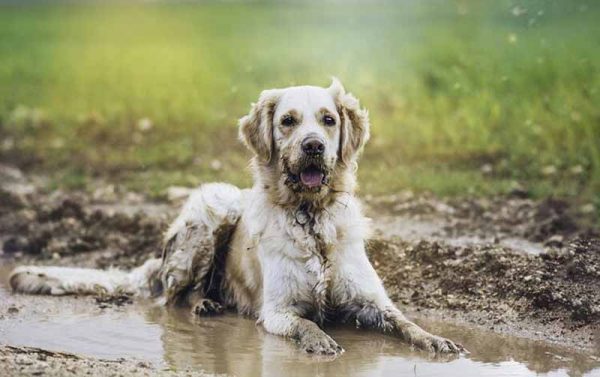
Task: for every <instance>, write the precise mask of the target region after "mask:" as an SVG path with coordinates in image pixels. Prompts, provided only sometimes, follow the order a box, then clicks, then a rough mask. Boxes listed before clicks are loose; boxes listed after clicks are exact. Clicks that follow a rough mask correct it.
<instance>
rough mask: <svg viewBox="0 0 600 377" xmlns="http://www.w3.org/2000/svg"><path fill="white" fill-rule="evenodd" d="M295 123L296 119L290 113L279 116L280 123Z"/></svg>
mask: <svg viewBox="0 0 600 377" xmlns="http://www.w3.org/2000/svg"><path fill="white" fill-rule="evenodd" d="M295 123H296V120H295V119H294V117H292V116H291V115H286V116H284V117H283V118H281V125H282V126H286V127H291V126H293V125H294V124H295Z"/></svg>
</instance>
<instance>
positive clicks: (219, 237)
mask: <svg viewBox="0 0 600 377" xmlns="http://www.w3.org/2000/svg"><path fill="white" fill-rule="evenodd" d="M239 136H240V139H241V141H242V142H243V143H244V144H245V145H246V146H247V147H248V148H249V149H250V150H251V151H252V152H253V154H254V157H253V158H252V162H251V166H252V169H253V172H254V186H253V187H252V188H251V189H245V190H241V189H238V188H237V187H234V186H232V185H228V184H224V183H214V184H206V185H203V186H201V187H199V188H198V189H196V190H195V191H194V192H193V193H192V194H191V195H190V197H189V199H188V201H187V203H186V204H185V206H184V207H183V210H182V211H181V213H180V214H179V216H178V217H177V218H176V219H175V221H174V222H173V224H172V225H171V226H170V228H169V229H168V231H167V233H166V237H165V246H164V251H163V256H162V258H160V259H151V260H148V261H147V262H146V263H145V264H144V265H142V266H141V267H138V268H136V269H134V270H132V271H130V272H126V271H121V270H117V269H113V270H109V271H101V270H91V269H79V268H66V267H35V266H22V267H18V268H16V269H15V270H14V271H13V272H12V274H11V277H10V284H11V286H12V288H13V290H14V291H15V292H24V293H39V294H50V295H64V294H94V293H98V292H99V291H101V292H107V293H115V292H129V293H131V294H136V295H139V296H146V297H156V298H158V299H160V300H163V301H164V303H165V304H166V305H189V306H190V307H191V308H192V311H193V313H195V314H197V315H204V314H215V313H218V312H221V311H222V310H223V307H226V308H231V309H234V310H237V311H238V312H239V313H243V314H246V315H249V316H253V317H255V318H257V319H258V323H260V324H262V326H263V327H264V329H265V330H266V331H267V332H269V333H272V334H277V335H282V336H286V337H289V338H292V339H294V340H296V341H297V342H298V344H299V345H300V347H301V348H302V350H304V351H306V352H308V353H315V354H321V355H339V354H341V353H342V352H343V349H342V347H340V346H339V345H338V344H337V343H336V342H335V340H333V339H332V338H331V337H330V336H329V335H327V334H326V333H325V332H324V331H323V329H322V327H323V324H325V323H327V322H332V321H338V322H346V323H348V322H349V323H352V324H355V325H356V326H357V327H360V328H369V329H378V330H380V331H382V332H384V333H389V334H393V335H395V336H397V337H399V338H401V339H402V340H404V341H406V342H408V343H410V344H412V345H414V346H416V347H418V348H421V349H424V350H428V351H431V352H440V353H458V352H460V351H461V350H462V347H461V346H460V345H457V344H455V343H453V342H452V341H450V340H448V339H444V338H441V337H439V336H435V335H432V334H430V333H428V332H427V331H425V330H423V329H421V328H420V327H419V326H417V325H416V324H414V323H412V322H410V321H409V320H407V319H406V318H405V317H404V316H403V315H402V313H401V312H400V310H399V309H398V308H396V306H394V304H393V302H392V301H391V300H390V298H389V297H388V295H387V294H386V292H385V289H384V287H383V284H382V282H381V280H380V279H379V277H378V276H377V273H376V272H375V270H374V269H373V267H372V266H371V263H370V262H369V260H368V258H367V255H366V253H365V246H364V244H365V239H366V238H367V236H368V229H369V222H368V220H367V219H366V218H365V217H364V216H363V214H362V210H361V205H360V202H359V200H358V199H357V198H356V196H355V195H354V191H355V186H356V174H355V172H356V167H357V160H358V157H359V154H360V153H361V151H362V149H363V146H364V145H365V143H366V142H367V140H368V139H369V118H368V112H367V111H366V110H365V109H362V108H360V106H359V102H358V100H357V99H356V98H355V97H354V96H353V95H352V94H350V93H347V92H346V91H345V89H344V88H343V86H342V85H341V83H340V82H339V81H338V80H336V79H334V80H333V82H332V84H331V85H330V86H329V87H328V88H321V87H315V86H299V87H290V88H285V89H271V90H265V91H263V92H262V93H261V94H260V97H259V99H258V102H257V103H256V104H253V105H252V108H251V110H250V113H249V114H248V115H246V116H244V117H243V118H241V119H240V121H239Z"/></svg>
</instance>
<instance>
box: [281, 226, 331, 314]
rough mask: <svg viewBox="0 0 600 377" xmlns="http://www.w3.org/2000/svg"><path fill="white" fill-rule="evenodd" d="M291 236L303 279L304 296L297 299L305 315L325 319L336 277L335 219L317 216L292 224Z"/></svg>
mask: <svg viewBox="0 0 600 377" xmlns="http://www.w3.org/2000/svg"><path fill="white" fill-rule="evenodd" d="M290 225H291V227H290V228H289V229H290V232H289V236H290V241H291V245H293V248H294V249H295V250H294V251H293V256H294V259H295V263H297V265H298V270H299V277H300V279H299V280H300V281H298V283H300V284H299V285H298V286H299V287H301V289H302V290H303V291H304V292H302V293H303V294H301V295H299V296H300V297H304V298H305V300H299V302H298V303H297V305H298V309H300V311H301V312H303V313H301V314H302V315H304V316H310V317H313V319H314V320H317V321H320V322H322V321H323V320H324V319H325V317H326V315H327V312H328V311H329V310H330V305H329V302H330V293H331V284H332V281H333V272H334V269H333V259H332V256H333V253H334V252H335V245H336V243H337V242H336V241H337V230H336V226H335V222H334V221H332V220H331V219H329V218H323V217H320V216H315V217H313V218H311V221H309V222H306V223H300V222H298V221H295V222H294V223H292V224H290Z"/></svg>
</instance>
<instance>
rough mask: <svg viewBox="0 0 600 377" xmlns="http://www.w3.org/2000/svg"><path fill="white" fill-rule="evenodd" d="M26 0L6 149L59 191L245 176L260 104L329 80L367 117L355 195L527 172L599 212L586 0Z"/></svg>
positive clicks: (533, 180)
mask: <svg viewBox="0 0 600 377" xmlns="http://www.w3.org/2000/svg"><path fill="white" fill-rule="evenodd" d="M17 4H18V5H0V138H1V140H0V154H1V155H0V157H1V158H2V160H3V161H9V162H16V163H18V164H19V165H21V166H23V167H25V168H29V169H33V170H37V171H44V172H50V173H51V175H52V176H53V177H54V180H55V184H56V185H61V186H85V185H86V183H87V182H88V178H89V177H105V178H107V179H110V180H115V181H118V182H122V183H125V184H127V185H128V186H130V187H133V188H136V189H142V190H145V191H148V192H151V193H160V192H161V191H162V190H163V189H164V188H165V187H166V186H169V185H172V184H185V185H192V184H198V183H200V182H203V181H208V180H228V181H232V182H234V183H237V184H248V183H249V177H248V175H247V174H245V173H244V174H242V172H244V167H245V166H246V164H247V158H248V154H247V153H246V151H245V150H243V148H242V147H241V145H240V144H238V143H237V142H236V140H235V137H236V120H237V119H238V118H239V117H240V116H242V115H244V114H245V113H246V112H247V110H248V109H249V104H250V102H252V101H254V100H255V99H256V98H257V95H258V93H259V92H260V90H262V89H264V88H270V87H281V86H288V85H293V84H305V83H310V84H315V85H328V84H329V76H331V75H335V76H338V77H339V78H340V79H342V81H343V82H344V83H345V85H346V87H347V88H348V89H350V90H351V91H352V92H353V93H355V94H356V95H357V96H358V97H359V98H360V99H361V100H362V103H363V104H364V105H365V106H366V107H367V108H369V109H370V111H371V120H372V128H373V138H372V142H371V143H370V145H369V146H368V148H367V151H366V153H365V156H364V159H363V164H362V165H361V168H360V171H359V174H360V181H361V185H362V190H363V192H366V193H374V194H378V193H391V192H395V191H398V190H401V189H412V190H416V191H422V190H428V191H433V192H435V193H437V194H440V195H457V194H458V195H466V194H470V193H474V194H482V195H487V194H492V193H498V192H506V191H508V190H510V189H511V188H512V187H514V186H515V185H516V184H517V183H518V184H520V185H522V186H524V187H526V188H527V189H529V190H530V191H531V192H532V193H533V194H534V195H537V196H548V195H558V196H566V197H570V198H573V199H575V200H577V201H579V202H581V203H590V202H592V203H593V202H595V203H596V208H598V207H600V194H599V193H600V146H599V145H600V93H599V83H600V37H599V36H600V23H599V22H598V19H599V18H600V6H598V5H599V4H596V3H595V2H593V1H566V0H565V1H555V2H550V1H494V2H492V1H487V2H480V1H467V0H465V1H458V0H457V1H428V2H420V1H402V2H390V3H382V4H377V5H375V4H372V3H369V4H366V3H365V4H361V3H356V4H353V5H346V6H343V7H342V6H339V5H335V4H330V5H322V4H321V5H317V3H307V4H287V5H276V4H269V3H255V4H234V3H229V2H227V3H215V4H211V3H204V4H200V3H199V4H192V3H169V4H167V3H161V2H152V3H146V2H133V1H132V2H124V1H122V2H119V3H109V4H106V3H103V4H99V3H95V2H90V3H86V4H79V5H75V4H62V5H56V4H54V5H48V4H44V3H42V4H29V3H27V2H25V3H23V2H21V3H17ZM24 4H25V5H24Z"/></svg>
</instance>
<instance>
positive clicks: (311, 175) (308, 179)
mask: <svg viewBox="0 0 600 377" xmlns="http://www.w3.org/2000/svg"><path fill="white" fill-rule="evenodd" d="M300 180H301V181H302V183H303V184H304V185H305V186H307V187H317V186H320V185H321V182H322V181H323V173H321V172H320V171H319V170H317V169H306V170H305V171H303V172H302V173H300Z"/></svg>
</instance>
